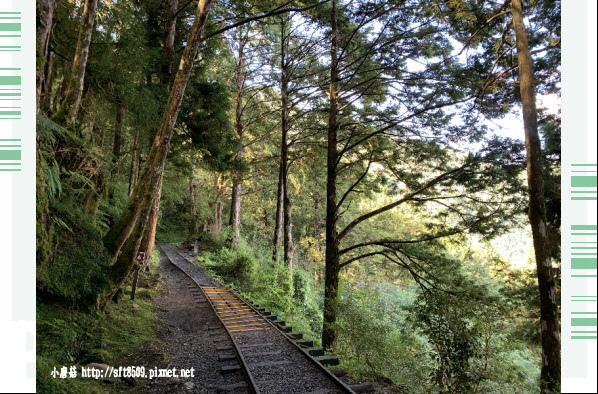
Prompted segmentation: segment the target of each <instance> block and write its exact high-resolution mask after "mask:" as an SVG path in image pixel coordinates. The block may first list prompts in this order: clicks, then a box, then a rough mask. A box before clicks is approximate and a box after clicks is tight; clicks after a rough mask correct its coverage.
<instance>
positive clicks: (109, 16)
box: [36, 0, 561, 393]
mask: <svg viewBox="0 0 598 394" xmlns="http://www.w3.org/2000/svg"><path fill="white" fill-rule="evenodd" d="M36 6H37V69H36V70H37V96H36V98H37V102H36V103H37V108H36V110H37V129H36V141H37V149H36V164H37V171H36V185H37V188H36V195H37V205H36V257H37V259H36V275H37V276H36V286H37V306H36V308H37V335H38V337H37V385H38V391H40V392H69V391H70V392H83V391H84V392H88V391H89V390H91V388H90V387H91V386H86V385H92V384H97V382H96V383H94V382H84V383H82V382H79V383H77V384H81V385H83V386H76V384H75V383H73V382H66V383H65V382H56V381H53V380H52V379H51V378H50V377H49V371H51V370H52V367H53V366H54V365H67V364H68V365H74V364H84V363H87V362H90V361H104V362H112V363H117V365H118V363H121V364H122V357H124V356H125V354H126V353H127V352H133V350H132V349H136V347H138V346H141V345H143V344H144V343H145V345H144V346H147V343H151V344H152V346H155V347H160V346H162V345H161V344H160V342H159V338H158V337H159V335H158V334H157V332H158V331H159V325H160V323H159V319H158V318H157V317H156V315H155V308H154V307H153V306H152V300H153V299H155V298H156V297H159V292H160V286H161V285H160V275H159V274H158V273H157V255H158V253H157V250H156V248H157V245H158V244H161V243H168V244H174V245H182V246H185V247H193V246H194V244H195V243H196V240H197V242H198V243H199V245H200V249H201V250H200V252H199V254H198V256H197V262H196V263H197V264H198V265H199V266H201V267H203V268H205V269H207V270H208V271H209V272H211V273H212V274H213V275H214V276H215V277H217V278H218V279H219V280H220V281H222V282H223V283H227V284H231V285H234V286H235V287H236V288H237V289H239V291H241V292H243V293H244V294H246V295H248V296H251V297H252V299H254V300H256V301H258V302H259V303H260V305H265V306H267V307H268V308H270V309H271V310H272V311H276V313H278V314H279V315H280V316H283V317H284V318H285V320H286V321H288V322H292V323H293V326H296V327H300V328H301V329H302V330H303V332H304V333H308V334H309V335H310V337H311V338H313V339H315V340H316V342H317V343H318V344H319V345H321V346H322V347H323V348H324V349H326V350H327V351H328V352H329V353H331V354H337V355H339V357H340V358H341V360H342V362H343V367H344V368H346V369H347V370H348V371H349V373H350V374H351V376H354V377H361V378H366V379H370V380H372V381H375V382H379V383H381V384H384V385H386V386H387V387H393V388H394V389H396V390H401V391H392V392H405V393H430V392H437V393H472V392H479V393H535V392H542V393H553V392H560V324H559V316H560V312H559V308H560V306H559V303H560V301H559V298H560V297H559V291H560V290H559V285H560V277H559V275H560V207H561V201H560V135H561V130H560V111H559V110H558V109H555V108H544V107H543V106H541V105H538V104H537V102H538V103H540V102H541V100H540V98H542V97H549V96H553V97H557V98H558V97H560V89H561V85H560V59H561V55H560V51H561V26H560V23H561V22H560V1H559V0H484V1H474V0H445V1H437V0H433V1H424V0H386V1H383V0H321V1H318V0H303V1H295V0H262V1H257V0H219V1H218V0H145V1H140V0H37V1H36ZM513 118H517V119H518V120H519V121H520V122H521V123H516V126H515V127H519V128H521V130H513V131H515V132H517V135H518V138H509V137H506V136H505V130H504V129H505V127H509V126H505V124H508V122H506V120H507V119H513ZM138 252H144V253H145V255H146V256H152V257H151V260H152V268H151V273H150V274H139V271H140V269H141V267H140V266H139V264H138V263H137V262H136V260H135V257H136V256H137V254H138ZM137 276H139V277H140V281H139V288H138V292H139V301H136V302H137V303H138V304H139V305H141V307H140V309H139V311H138V313H136V314H134V315H132V314H130V311H129V309H125V308H124V307H123V306H122V305H123V304H122V302H116V301H118V300H119V299H124V298H125V297H127V296H128V295H129V294H130V292H131V285H132V281H133V277H135V278H137ZM113 301H114V302H113ZM141 328H145V329H144V330H143V334H139V331H135V330H140V329H141ZM108 342H109V343H111V344H112V345H113V348H114V349H112V350H111V349H108V350H107V349H106V346H105V344H106V343H108ZM67 383H68V385H71V386H68V385H67ZM93 390H96V392H104V391H101V390H104V389H102V388H101V387H99V386H93ZM106 392H109V391H106ZM382 392H383V391H382Z"/></svg>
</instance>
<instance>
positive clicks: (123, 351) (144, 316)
mask: <svg viewBox="0 0 598 394" xmlns="http://www.w3.org/2000/svg"><path fill="white" fill-rule="evenodd" d="M151 260H152V262H151V269H150V273H149V274H145V275H141V276H140V281H139V284H138V288H137V292H136V298H135V301H131V300H130V292H131V286H130V285H128V286H125V287H124V288H123V290H124V297H123V298H122V299H121V300H120V301H119V302H118V303H113V302H112V303H110V305H109V306H108V307H107V308H106V310H105V311H104V312H98V311H81V310H75V309H73V308H69V307H66V306H64V305H60V304H56V303H46V302H42V301H39V300H38V302H37V306H36V311H37V348H36V351H37V359H36V361H37V376H36V384H37V392H38V393H56V392H61V393H88V392H96V393H113V392H141V391H142V390H143V380H141V379H140V380H138V381H137V386H136V387H130V386H128V385H127V384H125V383H117V384H109V383H105V382H102V381H99V380H95V379H93V378H82V377H81V367H83V366H85V365H87V364H89V363H100V364H107V365H110V366H113V367H119V366H127V365H140V364H139V362H143V359H144V358H143V357H144V353H143V352H144V350H145V349H148V348H150V349H156V352H157V353H161V354H162V356H161V357H164V356H163V354H164V353H163V348H164V344H163V343H162V342H161V341H160V340H159V339H157V333H158V329H159V319H158V317H157V316H156V314H155V313H154V309H155V307H154V306H153V305H152V304H151V302H150V301H151V300H152V299H153V298H155V297H156V296H157V294H158V290H159V287H160V284H161V279H160V275H159V273H158V262H159V260H158V253H157V251H156V250H154V251H153V253H152V257H151ZM136 357H141V358H140V359H137V358H136ZM63 366H64V367H67V368H70V367H71V366H76V369H77V377H76V378H66V379H61V378H59V377H56V378H54V377H52V375H51V373H52V371H53V370H54V368H56V369H57V371H60V370H61V367H63Z"/></svg>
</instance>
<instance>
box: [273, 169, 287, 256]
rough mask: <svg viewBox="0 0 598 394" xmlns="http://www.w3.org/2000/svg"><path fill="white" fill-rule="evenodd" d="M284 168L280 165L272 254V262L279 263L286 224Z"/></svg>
mask: <svg viewBox="0 0 598 394" xmlns="http://www.w3.org/2000/svg"><path fill="white" fill-rule="evenodd" d="M283 176H284V175H283V166H282V164H281V163H280V164H279V166H278V187H277V191H276V219H275V223H274V251H273V252H272V260H274V261H276V264H278V261H279V259H280V240H281V239H282V228H283V222H284V212H283V205H284V193H283V191H282V190H283V180H282V178H283Z"/></svg>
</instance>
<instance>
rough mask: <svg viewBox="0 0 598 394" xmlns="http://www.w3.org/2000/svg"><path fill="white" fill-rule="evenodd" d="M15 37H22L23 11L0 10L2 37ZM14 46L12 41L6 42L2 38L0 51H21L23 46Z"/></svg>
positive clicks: (0, 32)
mask: <svg viewBox="0 0 598 394" xmlns="http://www.w3.org/2000/svg"><path fill="white" fill-rule="evenodd" d="M3 37H7V38H14V37H21V13H20V12H0V38H3ZM5 47H14V45H10V43H6V44H5V43H4V42H3V41H2V40H0V52H15V51H20V50H21V47H20V46H18V47H16V48H5Z"/></svg>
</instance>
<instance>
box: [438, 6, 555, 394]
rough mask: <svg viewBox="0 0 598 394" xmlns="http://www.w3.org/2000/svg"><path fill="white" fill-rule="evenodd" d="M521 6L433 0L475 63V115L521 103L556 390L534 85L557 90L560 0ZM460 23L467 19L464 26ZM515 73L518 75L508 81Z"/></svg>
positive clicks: (544, 377)
mask: <svg viewBox="0 0 598 394" xmlns="http://www.w3.org/2000/svg"><path fill="white" fill-rule="evenodd" d="M527 4H528V9H527V14H526V15H524V13H523V9H522V2H521V0H512V1H510V2H509V1H504V2H503V1H489V2H484V3H483V4H481V3H479V2H475V1H472V2H461V3H459V4H456V3H455V4H448V3H446V4H440V3H438V4H437V6H438V8H439V9H440V10H441V12H442V14H443V15H445V16H446V17H447V19H448V21H449V22H450V23H451V24H452V26H454V27H456V29H455V35H456V38H457V39H458V40H459V41H460V42H462V43H463V49H462V50H461V53H463V52H464V51H465V49H467V48H475V49H476V54H475V55H470V58H471V60H470V61H472V62H473V63H474V64H475V66H476V72H477V73H478V78H479V80H480V81H482V83H481V87H480V94H479V95H478V100H477V108H476V110H475V112H476V113H479V114H485V115H487V114H489V115H490V116H497V115H498V116H500V115H501V114H504V113H505V112H507V111H508V110H509V109H510V108H511V106H509V104H521V107H522V112H523V123H524V132H525V147H526V153H527V157H526V163H527V182H528V217H529V220H530V224H531V227H532V235H533V244H534V251H535V257H536V270H537V277H538V288H539V295H540V315H541V316H540V320H541V324H540V332H541V338H542V373H541V390H542V391H543V392H556V391H558V390H559V387H560V386H559V385H560V338H559V336H560V335H559V331H560V330H559V318H558V306H557V302H558V300H557V297H556V284H555V278H556V273H555V272H554V271H553V268H552V258H551V255H550V250H551V249H550V245H549V238H548V237H549V236H550V231H549V230H550V226H549V222H548V221H547V217H546V207H545V196H544V186H543V182H542V173H543V168H542V167H543V165H542V151H541V143H540V138H539V135H538V111H537V108H536V90H538V91H540V92H541V93H554V92H558V91H559V84H558V82H559V81H560V72H559V65H560V43H561V40H560V30H561V29H560V1H558V0H550V1H543V2H529V3H527ZM524 18H527V19H528V22H529V26H530V28H529V30H528V29H526V27H525V25H524V22H523V21H524ZM464 20H469V21H470V22H469V23H464ZM528 36H529V37H530V39H529V40H528ZM513 41H514V42H513ZM515 49H516V52H515ZM532 56H534V57H535V60H534V59H532ZM516 73H518V74H519V80H516V77H515V75H516ZM513 86H515V89H513ZM497 103H498V104H497ZM513 107H518V106H515V105H514V106H513Z"/></svg>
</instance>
